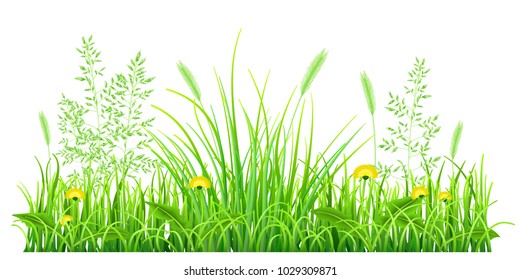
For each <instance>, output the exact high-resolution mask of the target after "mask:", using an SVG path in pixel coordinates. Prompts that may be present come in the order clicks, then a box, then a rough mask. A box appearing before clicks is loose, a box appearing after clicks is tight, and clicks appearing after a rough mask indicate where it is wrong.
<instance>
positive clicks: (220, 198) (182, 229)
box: [14, 38, 501, 252]
mask: <svg viewBox="0 0 520 280" xmlns="http://www.w3.org/2000/svg"><path fill="white" fill-rule="evenodd" d="M237 45H238V38H237V43H236V45H235V49H234V52H233V59H232V67H231V69H232V70H231V81H230V85H229V87H226V85H225V83H224V81H223V80H222V79H221V78H220V75H219V74H218V72H217V71H216V70H215V79H216V80H217V83H218V89H219V92H220V97H221V104H214V105H212V104H207V103H204V102H202V100H203V98H202V93H201V92H200V88H199V86H198V84H197V81H196V79H195V76H194V75H193V73H192V72H191V71H190V70H189V69H188V67H187V66H186V65H184V64H182V63H181V62H179V63H178V68H179V71H180V72H181V75H182V77H183V78H184V80H185V81H186V83H187V84H188V87H189V88H190V90H191V91H192V94H193V96H194V97H195V98H193V97H191V96H189V95H187V94H185V93H181V92H179V91H176V90H173V89H168V90H167V91H168V92H169V93H170V94H173V95H175V96H177V97H178V98H179V100H181V101H183V102H185V103H186V105H187V106H191V107H193V111H194V114H195V117H196V122H195V123H189V124H185V123H182V121H181V120H180V119H178V116H176V115H175V114H172V113H170V112H169V111H168V110H167V109H166V108H163V107H159V106H153V107H154V108H155V109H156V110H157V112H160V113H161V114H163V115H164V116H166V117H167V118H168V119H169V120H171V124H172V126H173V128H174V130H175V131H176V132H177V133H176V134H173V135H169V134H167V133H163V132H160V131H156V130H153V129H149V131H148V132H149V134H150V136H151V137H152V138H153V144H152V145H150V146H149V149H150V151H151V152H152V153H153V154H154V155H155V157H156V158H157V159H158V160H159V161H158V163H157V164H156V167H155V172H154V173H153V176H152V178H151V181H149V182H145V183H143V182H142V180H140V179H131V178H129V177H125V176H124V175H122V174H119V173H118V172H117V171H115V173H113V174H110V175H109V176H106V177H104V181H103V182H102V184H101V186H98V185H97V183H96V184H95V183H94V182H97V181H96V179H95V178H97V176H96V174H91V173H88V174H83V177H81V178H78V177H68V176H63V175H62V174H61V173H60V172H61V170H60V162H59V159H58V158H57V157H54V158H53V159H51V160H49V161H48V162H47V164H45V165H42V164H41V163H40V162H39V161H38V164H39V166H40V171H41V180H40V184H38V185H37V186H36V191H35V192H34V193H33V190H29V189H28V188H26V187H25V186H23V185H20V186H19V188H20V190H21V192H22V194H23V195H24V197H25V198H26V201H27V203H28V211H27V213H24V214H15V215H14V216H15V217H16V219H17V220H16V221H15V223H14V226H16V227H17V228H19V229H20V231H21V232H22V233H23V234H24V236H25V239H26V244H25V249H24V251H26V252H65V251H67V252H214V251H218V252H246V251H247V252H468V251H472V252H487V251H491V250H492V247H491V240H492V239H493V238H496V237H498V234H497V233H496V231H495V227H496V226H497V225H499V224H501V223H495V224H490V223H489V222H488V220H487V213H488V209H489V207H490V206H491V205H492V204H493V203H494V201H492V200H491V198H490V196H491V190H492V183H490V182H488V179H487V177H486V175H485V172H484V158H482V161H481V162H480V163H479V164H478V165H473V166H471V167H470V168H468V167H467V166H466V164H465V163H462V164H460V165H458V164H457V163H456V162H454V160H453V158H454V152H452V157H451V158H446V160H445V161H444V163H445V164H449V165H451V166H452V167H453V168H452V169H451V170H450V174H447V173H446V172H447V171H446V170H445V168H444V166H445V164H443V165H442V166H441V167H440V168H438V170H428V169H427V170H425V172H426V174H427V176H426V177H425V179H424V180H423V181H422V182H415V183H416V184H415V185H422V186H424V187H425V188H427V190H428V192H429V195H426V196H424V197H422V198H418V199H416V200H413V199H412V198H411V197H410V195H411V193H406V192H405V191H404V190H405V189H406V188H405V186H401V185H400V184H399V183H396V182H390V180H387V178H386V177H383V178H368V179H363V178H361V179H356V178H354V177H353V176H352V171H353V169H354V167H353V166H350V165H349V164H348V163H349V159H350V158H351V157H352V156H353V155H354V154H355V153H356V152H357V151H359V150H360V149H362V148H364V147H365V144H367V143H368V142H370V140H372V137H370V138H367V139H359V138H360V137H361V136H360V134H359V132H360V131H361V130H362V129H363V127H364V125H356V124H355V123H356V122H357V120H356V117H353V118H352V119H351V120H350V121H348V122H347V123H346V124H345V125H344V127H343V128H342V129H341V130H340V131H339V132H338V133H337V134H335V135H331V141H330V143H329V144H328V145H327V146H326V147H315V145H314V144H313V143H314V142H313V139H314V133H315V127H314V115H315V113H316V112H315V111H314V106H313V100H312V95H311V94H310V92H309V90H310V89H311V85H312V82H313V80H314V79H315V78H316V77H317V74H318V72H319V70H320V68H321V67H322V65H323V64H324V62H325V60H326V57H327V52H326V50H323V51H322V52H321V53H319V54H318V55H317V56H316V58H315V59H314V60H312V62H311V64H310V66H309V68H308V69H307V72H306V74H305V75H304V78H303V80H302V82H301V85H300V86H299V87H295V88H294V90H293V91H292V92H291V93H290V94H289V97H288V99H287V101H286V103H285V108H284V109H283V110H282V111H281V112H280V113H279V114H277V115H275V116H273V115H271V114H269V113H268V110H267V108H268V106H269V105H268V104H265V103H264V98H265V96H266V94H267V92H266V88H267V84H268V82H269V74H267V76H266V77H265V78H264V79H262V81H259V80H258V79H257V78H256V77H255V76H254V75H253V73H252V72H251V71H249V74H250V78H251V87H252V89H254V92H255V93H256V98H258V106H257V108H256V111H254V110H250V109H247V110H246V108H244V106H243V104H242V103H241V102H240V101H238V100H237V99H236V97H235V92H234V72H235V68H234V64H235V54H236V48H237ZM365 80H366V81H368V77H366V79H365ZM366 87H368V84H367V86H366ZM227 88H228V89H229V91H228V90H227ZM298 88H300V92H299V93H300V94H296V93H297V92H298ZM371 91H372V90H371V85H370V90H369V91H367V90H366V89H365V92H371ZM295 94H296V95H295ZM371 98H372V104H374V106H373V108H374V109H375V101H374V97H373V95H372V97H371ZM213 106H220V108H222V113H221V114H217V113H216V112H215V110H213ZM308 107H310V115H309V116H308V114H309V108H308ZM369 107H370V104H369ZM318 113H319V112H318ZM372 114H373V111H372ZM42 115H43V114H42ZM42 115H40V119H42ZM243 122H245V127H243V126H241V124H242V123H243ZM304 123H305V124H307V123H309V124H310V126H309V129H305V128H304V127H305V126H304V125H303V124H304ZM42 127H43V122H42ZM45 127H46V129H44V134H45V135H46V136H45V139H46V141H47V139H50V135H49V134H48V131H49V130H48V125H47V124H45ZM461 130H462V128H460V129H459V132H458V134H457V135H458V136H456V137H454V139H455V138H456V146H458V144H459V141H460V133H461ZM45 131H47V132H45ZM374 132H375V131H374ZM454 141H455V140H454ZM354 143H361V144H357V145H355V144H354ZM47 145H49V144H48V141H47ZM315 149H319V150H318V151H316V150H315ZM453 150H454V151H455V152H456V148H455V149H454V148H452V151H453ZM51 167H52V168H51ZM114 170H118V168H115V169H114ZM196 176H204V177H206V178H208V179H209V180H210V182H211V187H210V188H207V189H205V188H202V189H198V188H190V180H191V179H192V178H194V177H196ZM72 188H78V189H81V190H82V191H83V192H84V193H85V198H84V199H79V200H72V199H66V198H65V193H66V192H67V190H70V189H72ZM441 191H449V192H450V193H451V194H452V200H447V201H441V200H439V199H437V194H439V193H440V192H441ZM65 215H70V216H72V221H70V222H69V223H67V224H65V225H64V226H62V224H61V223H60V221H61V219H62V218H63V217H64V216H65Z"/></svg>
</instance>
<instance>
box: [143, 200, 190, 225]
mask: <svg viewBox="0 0 520 280" xmlns="http://www.w3.org/2000/svg"><path fill="white" fill-rule="evenodd" d="M146 204H148V205H149V206H150V213H151V214H152V215H153V216H155V217H156V218H158V219H163V220H167V221H170V222H173V223H172V224H171V226H173V227H178V228H181V229H185V228H186V226H187V224H188V221H186V220H185V219H184V217H182V216H181V213H180V211H179V209H177V208H175V207H172V206H169V205H166V204H161V203H154V202H148V201H147V202H146Z"/></svg>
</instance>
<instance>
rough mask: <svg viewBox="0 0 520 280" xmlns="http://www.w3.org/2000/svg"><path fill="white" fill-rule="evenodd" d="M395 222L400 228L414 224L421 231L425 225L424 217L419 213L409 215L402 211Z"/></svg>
mask: <svg viewBox="0 0 520 280" xmlns="http://www.w3.org/2000/svg"><path fill="white" fill-rule="evenodd" d="M395 224H396V225H397V226H398V227H400V228H407V227H409V226H412V225H413V226H414V227H415V228H416V229H418V230H419V231H423V230H424V227H425V225H424V220H423V218H422V217H421V216H419V215H417V214H412V215H408V214H406V213H401V214H400V215H399V216H397V217H396V219H395Z"/></svg>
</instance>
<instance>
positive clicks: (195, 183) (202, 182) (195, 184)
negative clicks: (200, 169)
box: [189, 176, 211, 190]
mask: <svg viewBox="0 0 520 280" xmlns="http://www.w3.org/2000/svg"><path fill="white" fill-rule="evenodd" d="M189 187H190V188H192V189H194V188H197V189H199V190H200V189H202V188H204V189H209V188H211V182H210V181H209V179H208V178H206V177H204V176H196V177H193V178H191V180H190V183H189Z"/></svg>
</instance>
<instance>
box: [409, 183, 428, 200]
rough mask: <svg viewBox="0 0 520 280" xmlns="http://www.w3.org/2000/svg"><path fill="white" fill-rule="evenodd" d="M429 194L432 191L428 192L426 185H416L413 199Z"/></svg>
mask: <svg viewBox="0 0 520 280" xmlns="http://www.w3.org/2000/svg"><path fill="white" fill-rule="evenodd" d="M428 194H430V193H429V192H428V190H427V189H426V188H425V187H421V186H419V187H415V188H413V190H412V199H414V200H415V199H417V198H421V197H423V196H425V195H428Z"/></svg>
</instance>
